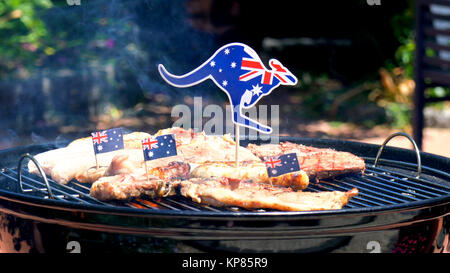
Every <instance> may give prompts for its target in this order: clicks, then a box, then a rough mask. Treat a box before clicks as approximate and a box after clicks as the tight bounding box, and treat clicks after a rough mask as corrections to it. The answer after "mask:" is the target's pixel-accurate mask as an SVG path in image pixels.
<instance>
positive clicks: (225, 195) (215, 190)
mask: <svg viewBox="0 0 450 273" xmlns="http://www.w3.org/2000/svg"><path fill="white" fill-rule="evenodd" d="M180 192H181V194H182V195H183V196H185V197H188V198H191V199H192V200H193V201H195V202H197V203H201V204H208V205H212V206H217V207H222V206H236V207H241V208H245V209H276V210H282V211H306V210H331V209H341V208H342V207H343V206H345V205H346V204H347V202H348V201H349V199H350V198H351V197H353V196H355V195H357V194H358V190H357V189H356V188H354V189H352V190H350V191H348V192H341V191H330V192H300V191H297V192H296V191H293V190H292V189H291V188H286V187H276V186H271V185H268V184H263V183H255V182H252V181H242V180H241V181H240V180H233V179H227V178H222V179H215V178H191V179H189V180H185V181H181V182H180Z"/></svg>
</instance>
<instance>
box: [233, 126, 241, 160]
mask: <svg viewBox="0 0 450 273" xmlns="http://www.w3.org/2000/svg"><path fill="white" fill-rule="evenodd" d="M234 138H235V140H234V142H235V143H236V153H235V161H236V168H238V167H239V140H240V139H239V125H237V124H235V125H234Z"/></svg>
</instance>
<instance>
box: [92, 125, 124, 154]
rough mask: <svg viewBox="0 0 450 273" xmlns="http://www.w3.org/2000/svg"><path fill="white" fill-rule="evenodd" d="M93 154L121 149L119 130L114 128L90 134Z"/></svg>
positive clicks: (120, 131) (121, 142)
mask: <svg viewBox="0 0 450 273" xmlns="http://www.w3.org/2000/svg"><path fill="white" fill-rule="evenodd" d="M91 135H92V143H93V144H94V152H95V154H100V153H107V152H112V151H115V150H120V149H123V147H124V146H123V134H122V129H121V128H114V129H109V130H104V131H100V132H94V133H91Z"/></svg>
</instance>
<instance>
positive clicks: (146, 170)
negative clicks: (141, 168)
mask: <svg viewBox="0 0 450 273" xmlns="http://www.w3.org/2000/svg"><path fill="white" fill-rule="evenodd" d="M144 165H145V176H146V177H147V183H148V182H149V178H148V167H147V161H145V159H144Z"/></svg>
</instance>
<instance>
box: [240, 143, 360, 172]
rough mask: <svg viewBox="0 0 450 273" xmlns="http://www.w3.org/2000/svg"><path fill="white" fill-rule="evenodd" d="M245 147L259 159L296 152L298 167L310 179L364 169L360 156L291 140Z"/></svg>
mask: <svg viewBox="0 0 450 273" xmlns="http://www.w3.org/2000/svg"><path fill="white" fill-rule="evenodd" d="M247 148H248V149H249V150H250V151H251V152H253V153H254V154H255V155H256V156H258V157H259V158H261V159H263V158H264V157H266V156H279V155H282V154H287V153H296V154H297V157H298V161H299V164H300V168H301V169H302V170H303V171H305V172H306V173H307V174H308V176H309V178H310V179H322V178H327V177H332V176H336V175H340V174H344V173H350V172H360V171H364V170H365V163H364V160H363V159H362V158H359V157H357V156H356V155H354V154H351V153H348V152H340V151H335V150H333V149H321V148H315V147H309V146H305V145H302V144H295V143H291V142H282V143H280V144H266V145H255V144H249V145H248V147H247Z"/></svg>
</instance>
